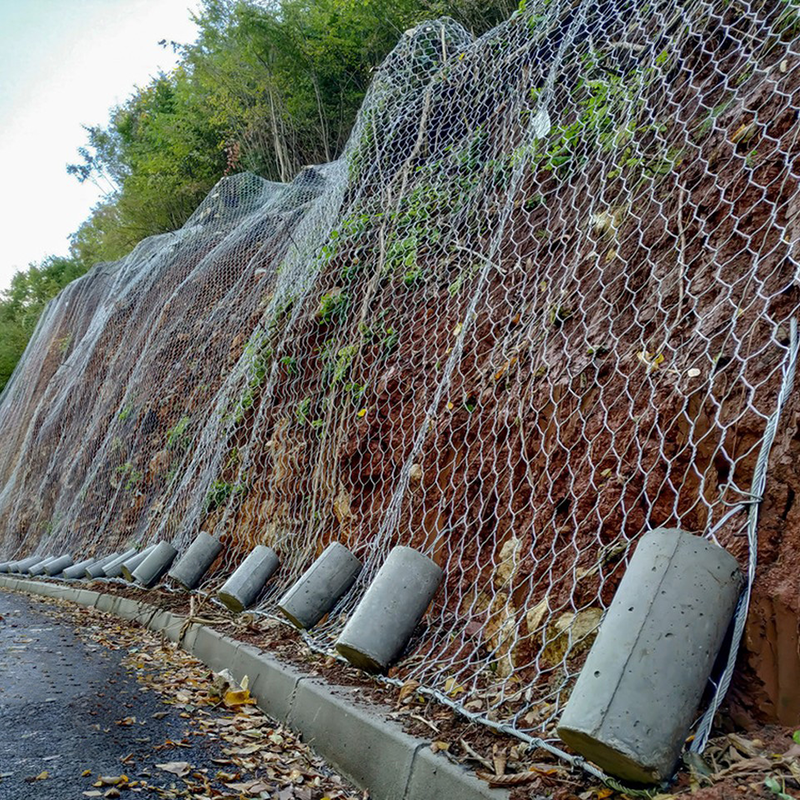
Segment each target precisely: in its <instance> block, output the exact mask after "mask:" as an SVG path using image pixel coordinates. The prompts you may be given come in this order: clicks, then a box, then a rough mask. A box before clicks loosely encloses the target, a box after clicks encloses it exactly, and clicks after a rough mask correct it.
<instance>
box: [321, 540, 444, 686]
mask: <svg viewBox="0 0 800 800" xmlns="http://www.w3.org/2000/svg"><path fill="white" fill-rule="evenodd" d="M443 575H444V572H443V571H442V568H441V567H440V566H439V565H438V564H436V562H434V561H432V560H431V559H430V558H428V557H427V556H426V555H423V554H422V553H420V552H418V551H416V550H413V549H412V548H410V547H402V546H401V547H395V548H394V549H393V550H392V552H391V553H389V557H388V558H387V559H386V561H385V562H384V564H383V566H382V567H381V568H380V569H379V570H378V574H377V575H376V576H375V578H374V580H373V581H372V583H371V584H370V585H369V588H368V589H367V591H366V592H365V593H364V597H362V598H361V602H360V603H359V604H358V606H356V610H355V611H354V612H353V616H352V617H350V619H349V620H348V622H347V625H345V626H344V630H343V631H342V633H341V634H340V636H339V638H338V639H337V641H336V649H337V650H338V651H339V652H340V653H341V654H342V655H343V656H344V657H345V658H346V659H347V660H348V661H349V662H350V663H351V664H353V665H354V666H356V667H359V668H360V669H364V670H367V671H368V672H384V671H385V670H386V669H387V668H388V666H389V664H391V663H392V661H394V660H395V659H396V658H397V657H398V656H399V655H400V653H402V652H403V648H404V647H405V646H406V645H407V644H408V640H409V639H410V638H411V634H412V633H414V629H415V628H416V627H417V625H418V624H419V621H420V620H421V619H422V616H423V615H424V614H425V611H426V609H427V608H428V606H429V605H430V602H431V600H432V599H433V596H434V595H435V594H436V590H437V589H438V588H439V584H440V583H441V581H442V577H443Z"/></svg>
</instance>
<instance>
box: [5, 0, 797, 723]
mask: <svg viewBox="0 0 800 800" xmlns="http://www.w3.org/2000/svg"><path fill="white" fill-rule="evenodd" d="M528 5H529V6H531V8H529V9H528V10H527V11H526V12H525V13H524V14H519V15H516V16H515V17H514V18H512V20H510V21H509V22H508V23H506V24H505V25H502V26H500V27H499V28H498V29H497V30H496V31H494V32H493V33H491V34H490V35H488V36H486V37H484V38H483V39H481V40H480V41H478V42H472V40H471V37H470V36H469V35H468V34H467V33H466V32H465V31H463V30H462V29H460V28H459V27H458V26H456V25H454V24H453V23H452V22H450V21H444V22H441V23H430V24H429V25H426V26H420V27H418V28H417V29H415V30H414V31H413V32H412V33H411V34H410V35H408V36H405V37H404V38H403V40H402V41H401V43H400V44H399V45H398V48H397V50H396V51H395V52H394V53H393V54H392V55H391V56H390V57H389V59H388V60H387V62H386V64H385V65H384V66H383V68H382V69H381V70H380V71H379V72H378V73H377V75H376V78H375V84H374V86H373V88H372V91H371V93H370V95H369V97H368V98H367V101H366V103H365V106H364V109H363V111H362V115H361V117H360V119H359V121H358V123H357V125H356V127H355V129H354V132H353V136H352V139H351V141H350V143H349V144H348V146H347V149H346V151H345V153H344V155H343V156H342V158H341V159H340V160H339V161H337V162H335V163H333V164H330V165H325V166H321V167H315V168H314V170H313V171H308V172H306V173H304V174H303V175H301V176H299V178H298V180H296V181H295V182H294V183H293V184H290V185H286V186H283V185H277V184H269V183H266V182H264V181H262V180H261V179H259V178H257V177H255V176H251V175H240V176H235V177H233V178H227V179H225V180H224V181H223V182H222V183H221V184H220V185H219V186H218V187H217V188H215V190H214V191H213V192H212V193H211V194H210V195H209V198H208V199H207V200H206V201H205V202H204V203H203V204H202V206H201V207H200V209H198V211H197V213H196V214H195V215H194V216H193V217H192V219H191V220H189V222H188V223H187V225H186V226H185V227H184V228H183V229H181V230H180V231H178V232H176V233H175V234H170V235H165V236H160V237H155V238H153V239H148V240H146V241H144V242H142V243H141V244H140V245H139V246H138V247H137V249H136V250H135V251H134V252H133V253H132V254H131V255H130V256H129V257H127V258H125V259H123V260H122V261H121V262H119V263H116V264H111V265H99V266H98V267H96V268H95V269H94V270H93V271H92V272H90V273H89V274H88V275H86V276H85V277H84V278H82V279H80V280H78V281H76V282H75V283H74V284H72V285H70V286H69V287H67V289H66V290H65V291H64V292H62V294H61V295H59V297H58V298H56V299H55V300H54V301H53V302H52V303H51V304H50V305H49V306H48V308H47V310H46V312H45V314H44V316H43V318H42V320H41V322H40V324H39V327H38V329H37V331H36V334H35V335H34V337H33V339H32V341H31V344H30V347H29V349H28V351H27V352H26V355H25V358H24V359H23V361H22V362H21V364H20V366H19V369H18V371H17V373H16V374H15V376H14V378H13V380H12V382H11V383H10V385H9V387H8V388H7V390H6V392H5V393H4V395H3V397H2V401H1V402H0V557H11V556H17V555H22V554H26V553H28V552H32V551H33V550H34V548H37V547H39V546H40V545H41V546H42V547H44V546H45V545H44V543H45V542H46V543H47V544H46V549H47V550H48V551H50V550H52V551H58V550H61V549H66V547H67V545H68V546H69V549H70V550H71V552H72V553H73V554H74V555H75V556H76V557H77V556H83V555H84V554H85V555H92V554H94V553H98V554H99V553H103V552H106V551H111V550H112V549H115V548H117V549H119V548H121V547H122V546H123V545H124V544H126V543H128V542H131V541H140V540H141V541H156V540H158V539H168V540H171V541H173V543H175V544H176V545H178V546H179V547H185V546H186V545H187V544H188V543H189V542H190V541H191V540H192V539H193V537H194V535H195V533H196V532H197V531H198V530H200V529H203V530H206V531H209V532H215V533H218V534H221V535H222V536H223V537H224V541H225V542H226V544H227V546H228V550H227V555H226V556H225V558H224V559H221V565H220V567H219V569H220V570H222V571H223V572H226V573H227V572H229V571H230V569H231V568H232V567H233V566H235V564H236V563H237V562H238V561H239V560H240V558H241V556H242V555H243V554H244V552H245V551H246V550H247V549H248V548H250V547H251V546H252V545H253V544H256V543H262V544H268V545H270V546H271V547H273V548H274V549H275V550H277V551H278V552H279V554H280V556H281V563H282V567H281V571H280V572H279V573H278V574H277V575H276V577H275V579H274V589H273V591H272V593H271V594H270V595H269V597H267V599H266V600H265V603H266V604H267V605H268V604H270V603H271V602H272V601H273V599H274V597H275V596H279V595H280V594H281V593H282V592H283V591H285V589H286V588H288V586H289V585H291V583H292V582H293V580H294V579H295V578H296V577H297V576H298V575H299V574H300V572H301V570H303V569H304V568H305V567H307V566H308V564H309V563H310V561H311V560H312V559H313V558H314V557H315V556H316V555H318V554H319V553H320V552H321V551H322V549H323V548H324V547H325V546H326V545H327V544H328V542H330V541H331V540H339V541H341V542H342V543H343V544H345V545H346V546H347V547H348V548H349V549H351V550H352V551H353V552H354V553H355V555H356V556H358V557H359V558H360V559H361V560H363V561H364V562H365V569H364V572H363V573H362V575H361V576H360V578H359V580H358V582H357V584H356V586H355V587H354V589H353V590H352V591H351V592H350V593H349V595H348V596H347V598H346V599H345V600H344V601H343V603H342V604H341V605H340V606H339V607H338V608H337V609H335V610H334V612H333V613H332V614H331V616H330V619H329V622H328V623H327V624H326V626H324V627H323V629H322V631H321V632H320V634H319V635H320V636H321V637H322V638H323V639H325V638H326V637H327V638H329V637H331V636H333V635H335V634H336V632H337V631H338V630H340V629H341V626H342V623H343V620H344V618H345V617H346V615H347V613H348V612H349V611H350V610H351V609H352V608H353V605H354V604H355V602H357V600H358V598H359V597H360V595H361V593H363V590H364V587H365V586H366V585H367V583H368V581H369V580H370V579H371V577H372V576H373V575H374V574H375V572H376V570H377V569H378V567H379V566H380V564H381V563H382V561H383V559H384V558H385V556H386V554H387V553H388V552H389V550H390V548H391V547H392V546H393V545H394V544H397V543H402V544H408V545H411V546H414V547H417V548H419V549H422V550H425V551H426V552H428V553H430V554H431V555H432V556H433V557H434V558H435V559H436V560H437V562H438V563H439V564H440V565H441V566H443V567H444V569H445V573H446V579H445V583H446V585H445V586H444V588H443V590H442V591H440V593H439V595H438V596H437V598H436V600H435V601H434V604H433V606H432V608H431V610H430V612H429V614H428V618H427V620H426V625H425V626H424V627H423V629H422V630H421V631H420V632H419V634H418V636H417V638H416V640H415V641H414V643H413V645H412V648H411V650H410V651H409V653H408V657H407V658H406V659H405V660H404V661H403V662H402V663H401V664H400V665H399V666H398V668H397V671H398V674H400V675H402V676H404V677H407V678H409V679H415V680H420V681H421V682H424V683H427V684H428V685H431V686H434V687H436V688H438V689H441V690H442V691H443V692H446V693H449V694H451V695H452V696H454V697H458V698H459V700H460V701H461V702H464V703H466V704H468V706H469V707H470V708H471V709H472V710H480V711H481V712H483V713H486V714H487V715H488V716H490V717H492V718H493V719H505V720H509V721H513V723H514V724H516V725H518V726H520V727H522V728H524V729H526V730H543V729H544V730H549V729H550V726H551V725H552V722H553V720H554V718H555V716H556V715H557V714H558V713H559V710H560V708H562V707H563V701H564V699H565V698H566V696H567V694H568V692H569V689H570V686H571V683H572V679H573V678H574V676H575V675H576V673H577V671H578V670H579V669H580V666H581V663H582V661H583V657H584V655H585V652H586V650H587V648H588V647H589V645H590V643H591V641H592V637H593V636H594V632H595V629H596V626H597V624H598V621H599V619H600V617H601V615H602V612H603V609H604V608H606V607H607V605H608V603H609V601H610V599H611V597H612V596H613V593H614V590H615V587H616V586H617V585H618V583H619V580H620V577H621V575H622V574H623V572H624V569H625V564H626V562H627V559H628V558H629V557H630V555H631V553H632V551H633V548H634V547H635V544H636V542H637V540H638V538H639V537H640V536H641V535H642V533H644V532H645V531H647V530H649V529H652V528H656V527H660V526H664V527H681V528H683V529H684V530H688V531H693V532H696V533H698V534H701V535H702V534H708V533H709V532H710V530H711V529H712V528H714V527H715V526H717V525H719V523H720V522H721V521H723V520H724V524H722V525H721V526H720V527H719V528H718V529H717V530H716V533H715V536H716V537H717V539H718V540H719V542H720V543H721V544H722V545H724V546H725V547H727V548H728V549H729V550H730V551H731V552H732V553H733V554H734V555H735V556H736V557H737V558H739V559H740V561H741V563H742V565H743V566H746V565H747V563H748V559H749V558H750V555H751V554H750V552H749V550H748V542H747V538H746V537H745V536H743V535H742V534H743V532H744V522H745V513H746V509H747V507H748V506H747V503H748V502H749V500H750V499H751V498H750V497H749V495H748V491H749V488H750V486H751V482H752V476H753V471H754V468H755V464H756V460H757V457H758V453H759V451H760V449H761V447H762V442H763V439H764V433H765V430H766V422H767V419H768V418H769V416H770V415H771V414H772V413H773V412H774V410H775V408H776V402H777V397H778V392H779V389H780V386H781V384H782V381H783V380H784V369H785V365H786V364H787V361H788V359H789V356H790V350H791V343H790V320H792V319H795V318H797V317H798V316H799V314H798V311H800V285H799V284H798V277H797V276H798V274H800V260H799V258H798V257H799V256H800V253H799V252H798V248H797V235H798V230H800V227H799V225H800V223H798V220H800V196H799V195H798V192H799V191H800V189H799V188H798V181H797V175H798V173H800V168H798V161H797V159H798V144H797V141H796V140H797V136H796V131H797V124H798V123H797V120H798V109H800V96H799V91H800V88H799V87H800V69H797V68H795V63H796V61H797V56H796V53H797V50H798V47H797V42H796V35H795V33H794V32H793V30H791V29H788V28H781V27H780V24H779V19H778V15H777V14H776V13H775V6H774V4H771V3H766V4H764V6H763V7H761V6H759V7H758V8H757V9H756V8H755V7H753V6H748V8H747V9H743V8H739V7H738V6H737V5H736V4H735V3H734V4H729V3H723V2H719V3H716V2H715V3H712V5H713V6H714V8H713V12H714V13H709V8H706V7H703V8H696V9H688V10H686V9H684V10H683V11H682V12H681V14H680V20H681V30H680V32H678V31H677V30H676V29H675V26H674V24H673V21H674V19H675V14H676V9H675V7H674V4H673V3H667V2H666V1H665V2H656V3H655V4H653V3H650V4H648V12H647V14H642V13H640V9H639V7H638V5H637V4H636V3H631V4H626V3H622V4H600V5H597V4H594V5H591V4H590V5H591V8H588V7H587V4H577V5H576V4H573V3H570V2H567V0H563V1H562V0H553V2H552V3H549V4H547V9H548V10H547V11H546V13H544V14H543V15H537V13H538V12H537V11H536V10H535V9H533V8H532V6H533V5H534V4H532V3H529V4H528ZM584 12H585V14H584ZM684 12H685V13H684ZM743 14H746V15H747V33H746V34H744V33H741V32H740V27H739V26H740V22H741V19H742V15H743ZM620 43H622V44H624V45H625V46H624V47H622V46H620ZM787 65H788V66H787ZM798 396H800V395H798V392H797V391H795V392H794V393H793V394H792V395H791V397H790V400H789V402H788V405H787V406H786V408H785V409H784V411H783V414H782V416H781V418H780V420H779V425H778V435H777V438H776V441H775V444H774V447H773V448H772V452H771V455H770V459H769V463H768V481H767V489H766V496H765V498H764V502H763V504H762V507H761V517H760V524H759V544H758V562H759V566H758V571H757V579H756V583H755V587H754V601H753V607H752V610H751V613H750V619H749V623H748V631H747V641H746V650H745V652H743V654H742V658H741V665H740V669H739V671H738V674H737V678H736V683H735V691H734V693H733V695H732V698H731V704H732V709H733V711H734V713H735V714H737V715H739V716H740V717H741V718H742V719H744V718H753V717H755V718H760V719H780V720H782V721H784V722H786V723H791V724H797V723H800V707H799V706H798V701H797V695H796V688H795V687H796V686H797V685H798V677H800V656H798V619H799V618H800V598H799V597H798V594H799V593H800V589H799V588H798V582H797V577H796V576H797V574H798V566H800V564H798V559H799V558H800V557H798V553H799V552H800V516H799V515H800V511H798V505H797V504H796V502H795V493H796V492H797V491H798V489H799V487H800V427H799V426H798V413H800V404H799V402H798V399H797V398H798ZM737 504H738V505H740V506H741V510H740V513H738V514H734V515H733V516H729V517H726V514H727V513H728V511H729V509H731V508H734V507H737ZM218 577H220V576H219V574H216V575H213V576H211V578H210V579H211V580H216V579H217V578H218ZM469 704H471V705H469Z"/></svg>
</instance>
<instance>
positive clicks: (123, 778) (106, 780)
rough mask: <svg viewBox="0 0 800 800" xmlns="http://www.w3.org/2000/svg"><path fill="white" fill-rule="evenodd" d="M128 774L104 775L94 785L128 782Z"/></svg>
mask: <svg viewBox="0 0 800 800" xmlns="http://www.w3.org/2000/svg"><path fill="white" fill-rule="evenodd" d="M127 782H128V776H127V775H103V776H101V777H99V778H98V779H97V782H96V783H93V784H92V786H119V785H120V784H121V783H127Z"/></svg>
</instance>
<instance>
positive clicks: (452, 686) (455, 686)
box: [444, 678, 467, 697]
mask: <svg viewBox="0 0 800 800" xmlns="http://www.w3.org/2000/svg"><path fill="white" fill-rule="evenodd" d="M444 690H445V692H447V694H449V695H450V696H451V697H455V696H456V695H459V694H463V693H464V692H466V691H467V690H466V689H465V688H464V687H463V686H461V684H459V683H457V682H456V679H455V678H448V679H447V680H446V681H445V682H444Z"/></svg>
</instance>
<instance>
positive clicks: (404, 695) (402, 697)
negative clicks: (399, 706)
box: [397, 681, 419, 703]
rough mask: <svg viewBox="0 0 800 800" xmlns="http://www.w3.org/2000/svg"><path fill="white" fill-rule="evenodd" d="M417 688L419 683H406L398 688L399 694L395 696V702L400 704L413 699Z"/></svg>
mask: <svg viewBox="0 0 800 800" xmlns="http://www.w3.org/2000/svg"><path fill="white" fill-rule="evenodd" d="M418 688H419V681H406V682H405V683H404V684H403V685H402V686H401V687H400V694H398V696H397V700H398V702H400V703H403V702H405V701H406V699H408V698H413V697H414V695H415V694H416V692H417V689H418Z"/></svg>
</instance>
